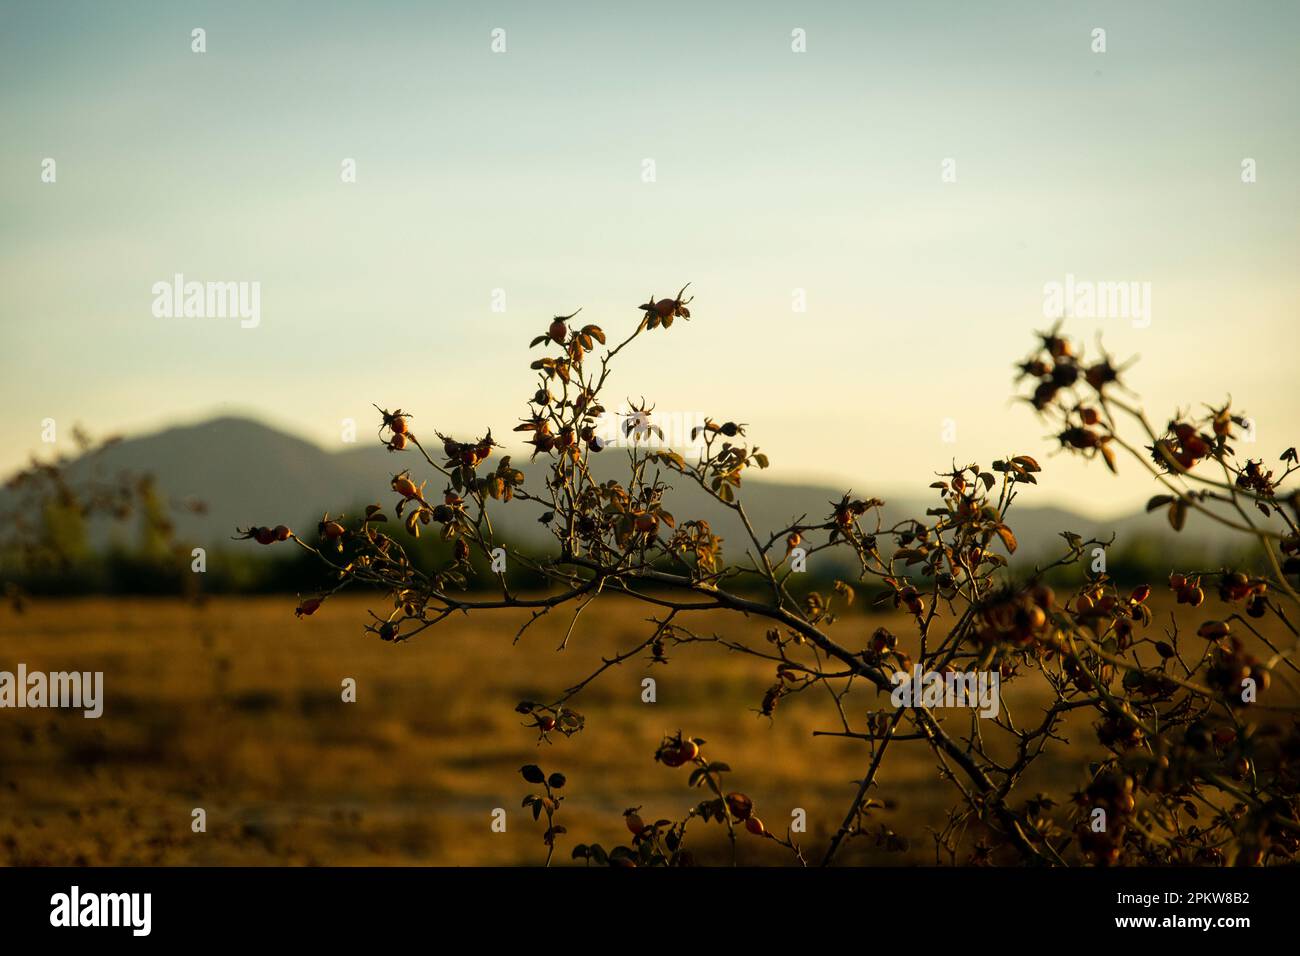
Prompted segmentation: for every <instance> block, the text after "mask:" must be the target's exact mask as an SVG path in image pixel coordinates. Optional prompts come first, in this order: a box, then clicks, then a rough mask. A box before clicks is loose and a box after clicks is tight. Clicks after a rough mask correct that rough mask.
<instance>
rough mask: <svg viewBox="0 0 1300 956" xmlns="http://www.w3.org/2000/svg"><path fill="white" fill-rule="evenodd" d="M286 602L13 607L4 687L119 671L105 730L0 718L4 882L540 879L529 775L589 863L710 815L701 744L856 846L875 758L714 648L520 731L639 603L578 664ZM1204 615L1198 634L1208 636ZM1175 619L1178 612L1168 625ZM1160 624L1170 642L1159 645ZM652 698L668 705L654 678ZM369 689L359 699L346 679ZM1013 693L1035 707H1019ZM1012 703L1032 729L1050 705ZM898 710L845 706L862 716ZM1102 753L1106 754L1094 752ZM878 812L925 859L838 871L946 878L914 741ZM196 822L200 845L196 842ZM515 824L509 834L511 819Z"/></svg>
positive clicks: (472, 621)
mask: <svg viewBox="0 0 1300 956" xmlns="http://www.w3.org/2000/svg"><path fill="white" fill-rule="evenodd" d="M294 605H295V601H294V600H293V599H292V598H284V597H272V598H223V599H213V600H210V601H207V602H205V603H204V604H201V605H195V604H193V603H188V602H184V601H180V600H144V599H139V600H113V599H84V600H69V601H36V602H34V603H33V604H32V605H31V606H30V607H29V608H28V609H27V610H26V611H25V613H23V614H21V615H16V614H15V613H14V612H13V611H12V610H9V609H8V608H6V609H5V610H4V611H3V612H0V615H2V616H0V670H10V671H12V670H14V669H16V667H17V664H18V662H20V661H22V662H25V663H26V664H27V667H28V670H29V671H32V670H46V671H50V670H73V669H75V670H82V671H86V670H90V671H103V672H104V675H105V676H104V683H105V690H104V696H105V705H104V716H103V717H102V718H100V719H98V720H88V719H85V718H83V717H82V716H81V714H80V712H68V711H55V710H26V709H24V710H4V711H0V862H7V863H10V864H169V865H171V864H201V865H235V864H251V865H261V864H285V863H291V864H335V865H358V864H441V865H477V864H506V865H514V864H536V863H540V862H541V861H542V860H543V859H544V858H545V847H544V846H543V843H542V829H543V827H542V825H540V824H538V823H535V822H534V821H533V820H532V817H531V814H529V813H527V812H526V811H525V810H523V809H522V808H521V807H520V803H521V800H522V798H523V796H524V795H525V794H526V793H528V792H529V791H530V789H532V788H531V787H530V786H529V785H528V784H526V783H525V782H524V781H523V779H522V778H521V777H520V775H519V768H520V767H521V766H522V765H523V764H527V763H537V764H540V765H541V766H542V767H543V768H544V769H545V770H546V771H547V772H548V773H549V772H551V771H560V772H562V773H564V774H565V775H566V776H567V778H568V785H567V787H566V788H565V791H564V792H565V794H566V795H567V797H568V799H567V800H566V801H565V803H564V804H563V806H562V808H561V811H560V816H559V820H558V822H561V823H563V824H564V825H565V826H566V827H567V828H568V833H567V834H565V835H563V836H562V837H561V838H560V841H559V846H558V848H557V853H556V859H557V861H559V862H566V863H567V862H568V861H569V853H570V851H571V849H572V846H573V845H574V843H577V842H600V843H602V844H604V845H605V846H606V847H610V846H613V845H615V844H617V843H620V842H624V841H625V839H626V837H627V832H626V830H625V829H624V823H623V817H622V811H623V810H624V809H625V808H627V807H630V806H637V805H640V806H642V807H643V810H642V815H643V816H645V817H646V818H648V819H655V818H660V817H671V818H674V819H677V818H680V817H682V816H684V815H685V812H686V811H687V809H688V808H689V807H690V806H692V805H693V803H694V802H696V801H698V800H699V799H700V793H699V791H693V790H691V789H689V788H688V787H687V785H686V777H687V771H686V770H684V769H677V770H674V769H670V768H667V767H665V766H663V765H661V764H658V763H656V762H655V761H654V760H653V754H654V752H655V748H656V746H657V744H658V742H659V740H660V738H661V736H662V735H663V734H664V733H665V732H671V731H676V730H678V729H681V730H684V731H686V732H687V733H688V734H690V735H693V736H699V737H703V738H705V740H706V741H707V743H706V745H705V750H706V753H707V754H708V755H710V756H711V757H713V758H714V759H719V760H725V761H726V762H727V763H728V764H730V765H731V767H732V768H733V771H734V772H733V773H732V774H730V775H729V779H730V782H731V785H732V786H734V787H735V788H737V789H740V790H743V791H745V792H746V793H748V794H749V795H750V796H751V797H752V798H753V799H754V801H755V804H756V812H757V813H758V814H759V815H760V816H761V817H763V819H764V820H765V821H766V822H767V824H768V826H769V827H770V828H772V829H779V830H783V829H784V827H785V826H786V824H788V823H789V821H790V820H791V819H792V813H793V812H794V810H795V809H796V808H799V809H803V810H804V811H806V817H807V832H806V833H804V834H797V835H796V836H795V839H796V840H797V841H798V842H800V843H801V844H803V845H804V846H806V847H807V848H808V850H809V856H810V857H814V858H815V855H816V854H818V853H819V851H820V849H822V848H824V846H825V843H826V840H827V839H828V837H829V835H830V834H831V833H832V832H834V830H835V829H836V828H837V827H838V826H839V824H840V822H841V820H842V818H843V816H844V813H845V811H846V809H847V807H848V805H849V802H850V800H851V799H852V796H853V793H854V791H855V789H856V786H855V783H854V781H855V780H857V779H859V778H860V777H861V776H862V774H863V772H864V770H865V767H866V765H867V763H868V760H869V754H868V752H867V750H866V746H865V744H863V743H862V742H861V741H856V740H851V739H844V738H836V737H825V736H822V737H814V736H813V731H814V730H837V729H839V727H838V723H837V718H836V716H835V710H834V707H833V702H832V701H831V700H830V698H829V696H828V695H827V694H826V692H825V691H824V690H823V689H817V690H815V691H813V692H810V693H807V694H803V695H796V696H789V697H786V698H785V699H784V700H782V702H781V705H780V707H779V708H778V710H777V712H776V714H775V719H772V720H769V719H768V718H766V717H762V716H760V715H759V714H758V713H757V712H756V711H757V709H758V707H759V705H760V702H761V700H762V697H763V692H764V690H765V689H766V688H767V687H769V686H770V685H771V684H772V681H773V667H772V665H770V664H765V663H763V662H761V661H757V660H755V659H752V658H749V657H747V656H744V655H739V654H736V653H733V652H728V651H726V650H724V649H723V648H720V647H717V646H692V647H687V648H680V649H677V650H671V649H670V651H669V655H668V656H669V658H670V662H669V663H668V664H667V665H651V664H649V662H648V659H647V658H642V659H639V660H633V661H629V662H628V663H625V664H623V665H620V666H618V667H613V668H611V669H609V670H608V671H607V672H606V673H605V674H604V675H603V676H602V677H601V678H600V679H599V680H598V681H596V682H595V683H593V684H592V685H591V686H590V687H588V688H587V689H586V690H585V691H584V692H583V693H582V695H581V696H580V697H579V698H577V699H576V701H575V702H574V706H575V707H576V709H578V710H579V711H581V712H582V713H583V714H584V715H585V717H586V721H587V726H586V729H585V730H584V731H583V732H582V733H581V734H578V735H577V736H575V737H573V738H568V739H566V738H565V737H563V736H559V735H552V738H553V742H550V743H548V742H541V743H539V741H538V735H537V732H536V731H535V730H533V729H530V728H528V727H526V726H524V724H525V719H524V718H523V717H521V716H520V715H519V714H518V713H516V712H515V710H514V708H515V705H516V704H517V703H518V702H519V701H520V700H522V699H526V698H532V699H537V700H553V699H554V698H555V697H556V696H557V695H558V693H559V692H560V691H561V690H562V689H563V688H565V687H567V686H569V685H570V684H573V683H574V682H576V681H577V680H579V679H581V678H583V677H585V676H587V675H588V674H589V673H590V672H591V671H592V670H594V669H595V668H596V667H598V666H599V664H600V660H601V657H602V656H609V655H612V654H614V653H616V652H617V651H618V650H620V649H625V648H627V647H628V646H630V645H632V644H633V643H634V642H636V641H639V640H640V639H643V638H644V636H645V635H646V634H647V633H648V629H647V625H646V623H645V618H646V617H647V616H648V614H649V613H650V612H651V610H652V609H650V608H647V607H645V606H644V605H637V604H633V603H631V602H628V601H625V600H620V599H608V600H602V601H600V602H597V603H596V604H594V605H593V606H592V607H591V608H590V609H589V610H588V611H586V612H585V613H584V614H583V616H582V618H581V619H580V622H579V625H578V627H577V629H576V631H575V633H574V636H573V638H572V639H571V640H570V642H569V645H568V647H567V649H565V650H564V651H562V652H557V650H556V648H557V646H558V645H559V644H560V642H561V640H562V638H563V635H564V632H565V630H566V628H567V627H568V623H569V616H568V615H561V614H559V613H556V614H552V615H551V616H549V617H547V618H544V619H542V620H541V621H540V622H539V623H538V624H536V625H535V626H533V627H531V628H530V629H529V630H528V631H527V632H526V633H525V635H524V637H523V638H522V639H521V640H520V642H519V643H518V644H514V643H513V638H514V636H515V632H516V630H517V629H518V627H519V625H520V623H522V621H523V620H524V619H526V614H525V615H523V616H522V617H521V616H520V615H519V614H518V613H516V612H505V611H501V612H491V613H490V614H485V615H482V616H476V617H474V618H454V619H451V620H449V621H447V622H446V623H445V624H443V625H440V626H439V627H438V628H436V629H434V630H432V631H429V632H426V633H425V634H424V635H422V636H420V637H419V638H417V639H415V640H413V641H410V642H408V643H405V644H400V645H395V646H394V645H388V644H384V643H382V642H380V641H379V640H377V639H376V638H375V637H374V635H367V634H364V633H363V632H362V625H363V624H364V622H365V621H366V620H367V614H366V610H367V608H368V607H374V608H376V609H381V607H382V604H381V602H380V601H379V599H377V598H372V599H366V598H342V599H335V600H331V601H329V602H328V603H327V604H326V605H325V606H324V607H323V608H322V609H321V610H320V611H319V612H317V613H316V614H315V615H314V616H312V617H310V618H304V619H301V620H300V619H296V618H295V617H294V615H293V613H292V611H293V607H294ZM1204 616H1205V615H1204V614H1202V615H1201V617H1204ZM1166 620H1167V617H1166ZM881 623H889V624H890V626H891V627H893V628H895V629H896V630H897V631H898V633H900V634H906V633H907V632H908V628H907V624H906V622H905V621H903V620H902V619H901V618H897V617H892V616H891V615H887V614H879V615H877V614H869V613H863V612H855V613H853V614H851V615H849V616H847V617H846V618H844V619H843V620H842V621H841V622H840V623H839V624H837V625H836V626H835V629H834V634H835V636H836V637H837V639H838V640H840V641H841V642H842V643H845V644H847V645H850V646H863V644H864V642H865V640H866V637H867V635H869V634H870V633H871V631H872V630H874V628H875V627H877V626H878V625H879V624H881ZM695 626H696V629H697V631H702V632H705V633H708V632H710V631H712V630H715V629H716V630H718V631H719V633H723V634H725V635H726V636H727V637H728V638H730V639H736V640H742V639H743V640H749V641H753V642H756V643H757V644H759V645H761V644H762V642H763V633H764V631H765V629H766V626H765V625H764V624H763V623H762V622H760V621H752V620H746V619H744V618H741V617H738V616H727V617H722V616H700V617H697V618H696V619H695ZM1157 626H1158V625H1157ZM647 676H652V677H654V678H656V684H657V688H656V689H657V700H656V701H655V702H654V703H645V702H643V701H642V684H641V681H642V680H643V678H645V677H647ZM346 678H353V679H355V681H356V687H357V693H356V702H355V703H345V702H344V701H343V700H342V682H343V681H344V680H345V679H346ZM1016 694H1018V696H1016ZM1004 699H1006V700H1007V702H1008V704H1009V705H1010V706H1012V707H1018V708H1021V710H1020V711H1018V713H1019V714H1021V715H1025V718H1024V722H1027V721H1028V720H1029V719H1030V718H1032V717H1033V716H1034V714H1035V711H1036V710H1037V709H1038V708H1040V707H1041V703H1042V701H1043V700H1044V699H1045V698H1044V697H1043V694H1042V688H1041V686H1030V685H1026V686H1025V688H1024V689H1023V691H1017V692H1014V693H1013V691H1011V690H1008V691H1006V692H1005V694H1004ZM887 703H888V701H887V699H886V698H885V697H883V696H880V697H877V696H876V695H875V694H874V693H872V692H868V691H865V690H862V691H855V692H854V693H853V694H852V695H850V696H849V697H848V698H846V700H845V707H846V710H847V712H848V713H849V714H850V715H851V716H854V717H855V719H857V720H858V721H859V726H860V716H858V715H860V714H861V713H862V712H864V711H866V710H868V709H874V708H878V707H883V706H885V705H886V704H887ZM1069 736H1070V739H1071V741H1072V743H1071V745H1070V746H1068V747H1060V748H1058V749H1057V750H1056V751H1055V754H1054V755H1049V756H1048V757H1045V758H1044V759H1043V760H1042V761H1041V762H1040V764H1039V765H1038V766H1037V768H1036V771H1035V775H1034V776H1033V777H1032V778H1031V779H1030V780H1029V781H1028V782H1027V788H1026V790H1025V795H1026V796H1029V795H1031V794H1032V792H1033V791H1034V790H1035V789H1043V790H1047V791H1050V792H1052V793H1053V794H1054V795H1056V796H1057V797H1058V798H1059V799H1064V798H1066V797H1068V794H1069V792H1070V791H1071V790H1073V789H1074V788H1075V787H1076V786H1078V784H1079V783H1080V782H1081V781H1082V780H1083V779H1084V774H1085V773H1086V764H1087V761H1088V760H1089V758H1090V757H1094V756H1095V755H1096V754H1097V753H1098V750H1097V747H1096V744H1095V739H1094V738H1092V736H1091V733H1090V731H1089V728H1088V725H1087V722H1086V719H1083V720H1082V721H1080V722H1076V723H1074V724H1073V725H1071V730H1070V734H1069ZM1089 741H1092V745H1091V747H1089V746H1088V743H1089ZM885 767H886V769H885V771H884V772H883V773H882V775H881V786H880V787H879V789H877V790H875V791H873V793H874V795H875V797H876V798H877V799H878V800H881V801H883V802H884V803H885V804H886V807H885V808H884V809H881V810H878V811H876V812H875V813H874V815H873V819H874V820H875V821H876V822H877V823H882V824H884V825H886V826H887V827H889V828H891V829H892V830H893V831H895V832H897V833H898V834H899V835H900V836H902V837H904V838H906V841H907V848H906V849H904V850H901V851H900V850H898V849H897V848H895V849H893V850H891V849H888V848H886V847H883V846H880V847H878V846H876V845H875V842H874V841H873V840H870V839H860V840H857V841H854V842H853V844H852V845H851V846H850V847H849V848H848V850H847V852H846V853H845V854H844V856H843V860H844V862H858V863H900V862H901V863H933V862H934V861H935V855H934V844H933V840H932V838H931V836H930V829H929V828H934V827H939V826H941V825H942V823H943V821H944V808H945V807H947V806H948V805H950V803H951V802H952V801H951V798H950V793H951V788H950V786H949V785H947V784H946V783H944V782H943V781H941V780H940V779H939V777H938V775H937V773H936V770H935V767H934V764H933V762H932V760H931V759H930V756H929V751H928V748H927V746H926V745H925V744H924V743H899V744H896V745H895V747H894V749H893V750H892V751H891V752H890V755H889V758H888V759H887V761H886V764H885ZM195 808H203V809H204V810H205V811H206V815H207V832H206V833H194V832H192V830H191V819H192V817H191V813H192V810H193V809H195ZM496 808H504V809H505V811H506V814H507V815H506V831H505V832H504V833H497V832H493V830H492V827H491V822H492V814H493V811H494V810H495V809H496ZM706 829H707V830H708V831H709V832H710V835H711V840H710V841H708V842H706V843H705V844H704V845H703V846H702V847H701V851H702V855H704V856H705V857H706V858H711V859H716V860H718V861H722V860H724V859H726V854H725V852H724V844H723V837H722V831H721V830H720V828H718V827H716V826H713V827H708V828H706ZM739 842H740V849H739V860H740V862H741V863H772V864H782V863H789V862H790V857H789V855H788V854H786V853H784V851H782V850H781V849H780V848H779V847H775V846H773V845H771V844H770V843H768V842H766V841H763V840H760V839H758V838H755V837H752V836H749V835H747V834H742V837H741V839H740V841H739Z"/></svg>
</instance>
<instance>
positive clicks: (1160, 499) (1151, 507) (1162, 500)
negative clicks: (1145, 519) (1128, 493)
mask: <svg viewBox="0 0 1300 956" xmlns="http://www.w3.org/2000/svg"><path fill="white" fill-rule="evenodd" d="M1173 500H1174V496H1173V495H1156V496H1155V497H1154V498H1152V499H1151V500H1150V501H1148V502H1147V513H1148V514H1149V513H1150V512H1152V511H1155V510H1156V509H1157V508H1163V507H1164V506H1165V505H1167V504H1169V503H1170V502H1171V501H1173Z"/></svg>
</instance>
